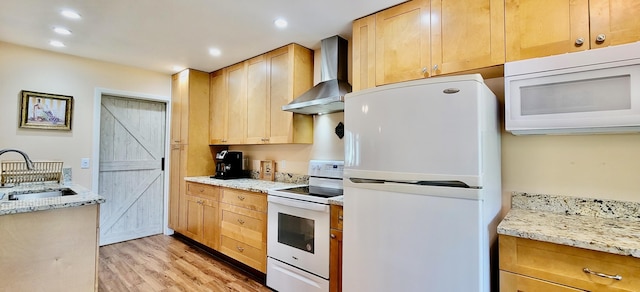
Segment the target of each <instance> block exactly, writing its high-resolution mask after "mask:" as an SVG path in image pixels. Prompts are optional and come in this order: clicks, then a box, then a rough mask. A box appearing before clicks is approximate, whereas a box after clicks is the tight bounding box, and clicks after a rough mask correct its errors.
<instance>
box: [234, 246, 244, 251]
mask: <svg viewBox="0 0 640 292" xmlns="http://www.w3.org/2000/svg"><path fill="white" fill-rule="evenodd" d="M236 248H237V249H238V250H239V251H240V252H243V251H244V247H242V246H236Z"/></svg>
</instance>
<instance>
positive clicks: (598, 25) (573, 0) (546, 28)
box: [505, 0, 640, 61]
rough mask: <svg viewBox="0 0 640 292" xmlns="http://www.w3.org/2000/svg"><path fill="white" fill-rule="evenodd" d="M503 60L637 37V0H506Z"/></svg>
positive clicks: (639, 23)
mask: <svg viewBox="0 0 640 292" xmlns="http://www.w3.org/2000/svg"><path fill="white" fill-rule="evenodd" d="M505 11H506V24H505V25H506V42H507V61H515V60H521V59H529V58H535V57H544V56H550V55H557V54H563V53H570V52H576V51H583V50H587V49H595V48H600V47H606V46H611V45H619V44H625V43H631V42H635V41H639V40H640V21H638V17H637V15H639V14H640V2H638V1H629V0H562V1H556V0H545V1H540V0H506V7H505Z"/></svg>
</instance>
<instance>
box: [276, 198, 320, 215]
mask: <svg viewBox="0 0 640 292" xmlns="http://www.w3.org/2000/svg"><path fill="white" fill-rule="evenodd" d="M267 201H269V202H271V203H274V204H278V205H283V206H289V207H295V208H301V209H306V210H311V211H316V212H323V213H329V205H324V204H318V203H311V202H307V201H300V200H292V199H286V198H281V197H276V196H267Z"/></svg>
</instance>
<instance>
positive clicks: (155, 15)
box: [0, 0, 405, 73]
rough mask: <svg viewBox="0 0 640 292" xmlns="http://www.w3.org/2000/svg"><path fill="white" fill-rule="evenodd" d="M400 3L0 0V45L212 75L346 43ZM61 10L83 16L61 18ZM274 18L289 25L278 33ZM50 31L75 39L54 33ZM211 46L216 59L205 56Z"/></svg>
mask: <svg viewBox="0 0 640 292" xmlns="http://www.w3.org/2000/svg"><path fill="white" fill-rule="evenodd" d="M404 1H405V0H346V1H345V0H1V1H0V41H5V42H9V43H15V44H19V45H24V46H29V47H34V48H40V49H44V50H51V51H56V52H60V53H65V54H70V55H75V56H81V57H87V58H92V59H97V60H102V61H107V62H113V63H119V64H126V65H130V66H135V67H140V68H144V69H149V70H153V71H158V72H163V73H174V72H175V70H174V69H173V67H174V66H182V67H186V68H194V69H198V70H202V71H206V72H211V71H215V70H217V69H220V68H223V67H226V66H228V65H232V64H234V63H237V62H239V61H242V60H245V59H248V58H250V57H253V56H256V55H259V54H261V53H264V52H267V51H270V50H272V49H275V48H278V47H281V46H283V45H286V44H289V43H292V42H295V43H298V44H301V45H303V46H306V47H308V48H311V49H318V48H319V47H320V40H321V39H323V38H326V37H330V36H333V35H336V34H339V35H341V36H343V37H345V38H347V39H350V38H351V23H352V21H353V20H354V19H357V18H360V17H362V16H366V15H369V14H371V13H374V12H376V11H379V10H382V9H384V8H387V7H390V6H393V5H395V4H398V3H400V2H404ZM63 9H73V10H75V11H77V12H78V13H79V14H80V15H81V16H82V19H80V20H70V19H66V18H64V17H62V16H61V15H60V11H62V10H63ZM278 17H284V18H286V19H287V21H288V22H289V26H288V27H287V28H285V29H279V28H276V27H275V26H274V24H273V21H274V20H275V19H276V18H278ZM54 26H62V27H66V28H68V29H70V30H71V31H72V32H73V34H72V35H69V36H63V35H58V34H56V33H55V32H53V30H52V29H53V27H54ZM50 40H59V41H62V42H63V43H64V44H65V45H66V47H63V48H55V47H53V46H51V45H49V41H50ZM211 48H218V49H220V50H221V51H222V55H221V56H219V57H213V56H211V55H210V54H209V49H211ZM0 53H1V52H0Z"/></svg>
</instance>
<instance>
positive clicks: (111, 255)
mask: <svg viewBox="0 0 640 292" xmlns="http://www.w3.org/2000/svg"><path fill="white" fill-rule="evenodd" d="M98 282H99V284H98V285H99V286H98V291H100V292H106V291H145V292H147V291H216V292H217V291H239V292H240V291H271V290H270V289H269V288H266V287H265V286H263V285H262V284H260V283H258V282H256V281H254V280H252V279H250V278H248V277H246V276H244V275H243V274H242V273H240V272H238V271H237V270H235V269H234V268H232V267H230V266H228V265H227V264H225V263H223V262H219V261H217V260H216V259H214V258H213V257H211V256H210V255H208V254H206V253H204V252H203V251H201V250H200V249H197V248H193V247H191V246H188V245H186V244H185V243H183V242H182V241H180V240H178V239H175V238H173V237H171V236H166V235H155V236H150V237H145V238H141V239H136V240H131V241H126V242H122V243H116V244H112V245H107V246H103V247H101V248H100V266H99V272H98Z"/></svg>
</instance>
